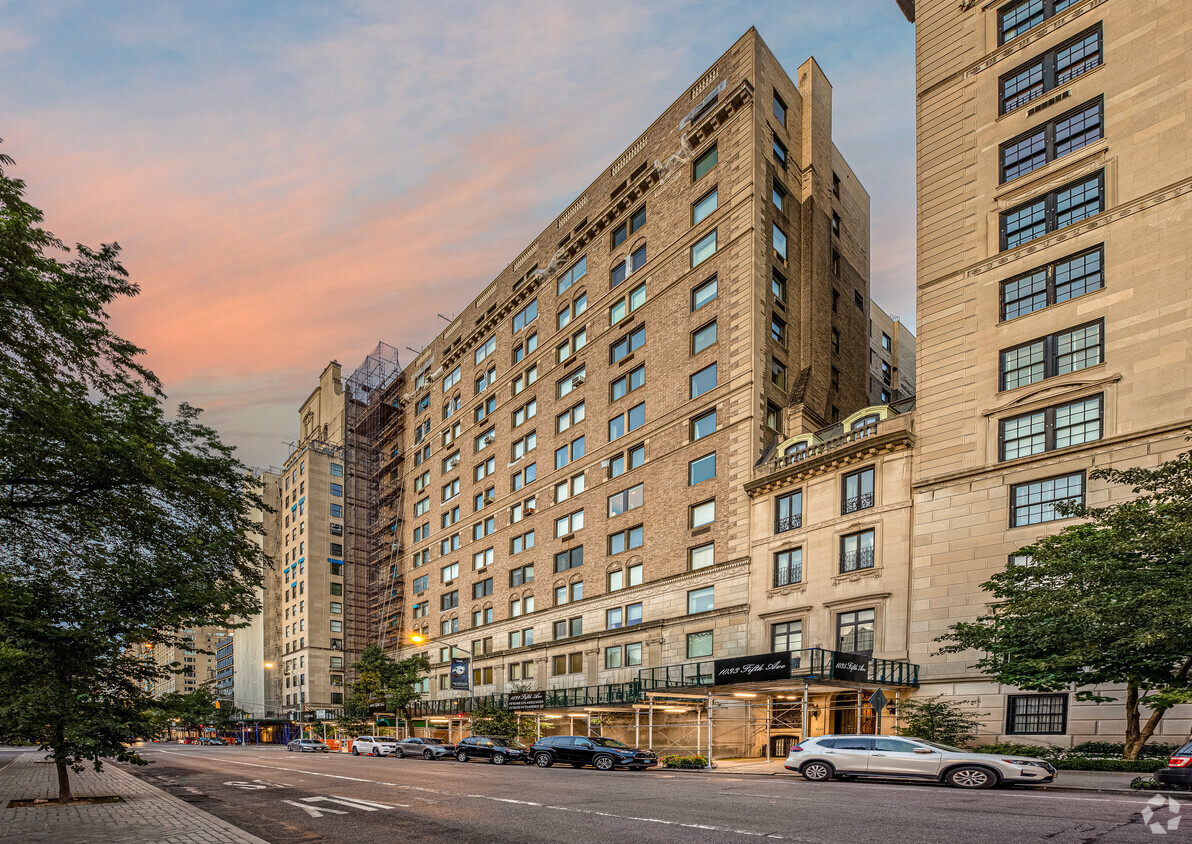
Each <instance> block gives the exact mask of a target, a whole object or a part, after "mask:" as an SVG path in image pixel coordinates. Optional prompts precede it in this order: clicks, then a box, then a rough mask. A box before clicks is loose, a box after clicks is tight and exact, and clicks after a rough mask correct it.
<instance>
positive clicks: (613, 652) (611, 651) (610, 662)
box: [604, 610, 621, 668]
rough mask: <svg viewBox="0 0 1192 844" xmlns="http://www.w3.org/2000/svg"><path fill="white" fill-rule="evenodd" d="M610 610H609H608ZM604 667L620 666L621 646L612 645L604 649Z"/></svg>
mask: <svg viewBox="0 0 1192 844" xmlns="http://www.w3.org/2000/svg"><path fill="white" fill-rule="evenodd" d="M610 612H611V610H610ZM604 667H605V668H620V667H621V646H620V645H613V646H612V647H610V648H605V649H604Z"/></svg>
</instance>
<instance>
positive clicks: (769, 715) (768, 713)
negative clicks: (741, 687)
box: [766, 696, 774, 762]
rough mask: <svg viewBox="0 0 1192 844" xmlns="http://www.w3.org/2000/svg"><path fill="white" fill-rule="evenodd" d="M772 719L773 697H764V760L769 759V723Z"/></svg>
mask: <svg viewBox="0 0 1192 844" xmlns="http://www.w3.org/2000/svg"><path fill="white" fill-rule="evenodd" d="M773 721H774V698H773V697H772V696H767V697H766V761H767V762H769V761H770V724H771V723H773Z"/></svg>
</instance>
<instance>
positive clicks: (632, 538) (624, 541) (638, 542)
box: [608, 525, 642, 555]
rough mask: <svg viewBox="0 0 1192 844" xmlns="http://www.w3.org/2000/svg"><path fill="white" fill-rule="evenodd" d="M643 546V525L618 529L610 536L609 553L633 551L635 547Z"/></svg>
mask: <svg viewBox="0 0 1192 844" xmlns="http://www.w3.org/2000/svg"><path fill="white" fill-rule="evenodd" d="M641 546H642V526H641V525H637V526H636V527H631V528H627V529H626V530H622V531H618V532H617V533H614V534H612V535H610V536H609V538H608V553H609V554H610V555H613V554H623V553H625V552H626V551H632V550H633V549H634V548H640V547H641Z"/></svg>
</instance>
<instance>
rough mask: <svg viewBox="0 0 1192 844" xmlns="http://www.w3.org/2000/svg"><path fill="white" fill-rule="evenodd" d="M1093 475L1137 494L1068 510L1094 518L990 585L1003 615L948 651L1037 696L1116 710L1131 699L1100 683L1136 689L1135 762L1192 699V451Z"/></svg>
mask: <svg viewBox="0 0 1192 844" xmlns="http://www.w3.org/2000/svg"><path fill="white" fill-rule="evenodd" d="M1090 477H1091V478H1093V479H1095V480H1098V479H1099V480H1105V481H1108V482H1109V483H1111V484H1115V485H1118V486H1126V487H1130V488H1131V491H1132V492H1133V493H1134V495H1135V497H1134V498H1133V499H1132V500H1130V501H1127V502H1125V503H1121V504H1114V505H1110V506H1106V507H1085V506H1071V505H1060V510H1061V512H1062V513H1063V514H1065V515H1072V516H1079V517H1081V518H1084V519H1086V520H1087V521H1086V522H1085V523H1083V524H1077V525H1073V526H1070V527H1067V528H1064V529H1063V530H1062V531H1060V532H1059V533H1058V534H1056V535H1054V536H1049V537H1045V538H1043V539H1040V540H1039V541H1037V542H1035V543H1034V544H1033V545H1029V546H1027V547H1026V548H1023V549H1022V550H1020V551H1019V552H1018V553H1019V554H1020V555H1022V556H1023V557H1025V558H1027V559H1026V561H1025V562H1026V564H1025V565H1010V566H1008V567H1007V568H1006V570H1005V571H1000V572H998V573H997V574H995V575H993V577H991V578H990V579H989V581H988V582H987V583H985V584H983V588H984V589H986V590H987V591H989V592H991V593H992V594H993V595H994V597H995V598H996V599H997V603H996V606H995V607H994V609H993V610H992V611H991V612H990V613H989V614H988V615H985V616H983V617H981V618H978V619H977V620H976V621H974V622H965V623H960V624H956V625H954V626H953V627H952V629H951V631H950V632H949V633H948V634H947V635H946V636H943V637H941V641H945V642H948V643H950V644H948V645H947V646H946V647H944V648H942V651H943V652H944V653H959V652H961V651H964V650H968V649H973V650H977V651H983V652H984V655H983V656H981V657H980V658H979V659H978V660H977V662H976V666H977V667H978V668H979V669H980V670H981V671H983V672H984V673H986V674H988V675H989V676H990V677H992V678H994V679H995V680H997V681H998V682H999V683H1005V684H1008V685H1012V686H1017V687H1019V688H1022V689H1027V690H1030V691H1039V692H1058V691H1066V690H1068V689H1069V688H1075V689H1077V693H1076V697H1077V699H1078V700H1092V701H1098V702H1108V701H1113V700H1117V699H1119V698H1118V697H1115V696H1112V695H1107V694H1104V693H1103V692H1102V691H1100V690H1099V688H1098V687H1103V686H1106V685H1119V684H1120V685H1122V686H1124V687H1125V692H1124V695H1123V696H1122V697H1121V698H1120V699H1121V700H1122V703H1123V705H1124V708H1125V715H1126V730H1125V752H1124V754H1123V755H1124V757H1125V758H1126V759H1137V758H1138V754H1139V751H1140V750H1141V749H1142V747H1143V745H1144V744H1145V743H1146V741H1147V740H1148V739H1149V738H1150V737H1151V736H1152V735H1153V734H1154V732H1155V730H1156V728H1157V727H1158V726H1159V724H1160V722H1161V721H1162V719H1163V715H1164V713H1166V712H1167V710H1168V709H1170V708H1171V707H1172V706H1175V705H1176V704H1178V703H1184V702H1188V701H1192V677H1190V676H1189V672H1190V671H1192V613H1189V612H1188V607H1189V606H1192V452H1185V453H1183V454H1181V455H1179V457H1177V458H1175V459H1173V460H1170V461H1168V462H1166V463H1163V464H1161V465H1159V466H1158V467H1156V468H1153V469H1147V468H1136V469H1125V470H1119V469H1098V470H1096V471H1094V472H1092V473H1091V475H1090ZM1143 709H1147V710H1149V713H1148V714H1147V716H1146V718H1145V721H1144V720H1143V713H1142V710H1143Z"/></svg>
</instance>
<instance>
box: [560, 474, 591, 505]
mask: <svg viewBox="0 0 1192 844" xmlns="http://www.w3.org/2000/svg"><path fill="white" fill-rule="evenodd" d="M583 491H584V474H583V472H581V473H579V474H578V475H575V476H573V477H571V478H568V479H567V480H563V481H559V482H558V483H557V484H555V503H556V504H560V503H562V502H564V501H566V500H567V499H568V498H574V497H575V496H577V495H579V494H580V493H581V492H583Z"/></svg>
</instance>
